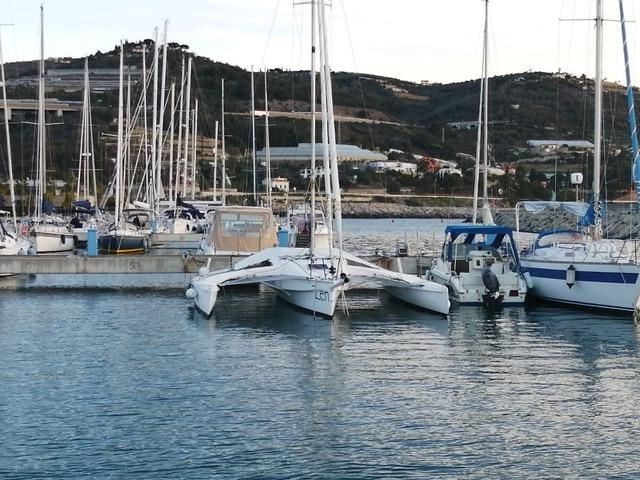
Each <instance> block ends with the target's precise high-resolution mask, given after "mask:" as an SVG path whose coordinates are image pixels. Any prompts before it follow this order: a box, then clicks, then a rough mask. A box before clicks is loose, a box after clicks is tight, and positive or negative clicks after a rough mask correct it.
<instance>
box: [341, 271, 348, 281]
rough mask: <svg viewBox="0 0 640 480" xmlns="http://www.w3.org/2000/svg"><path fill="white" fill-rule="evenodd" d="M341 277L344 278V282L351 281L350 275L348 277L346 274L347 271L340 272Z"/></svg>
mask: <svg viewBox="0 0 640 480" xmlns="http://www.w3.org/2000/svg"><path fill="white" fill-rule="evenodd" d="M340 278H341V279H342V281H343V282H344V283H349V277H347V274H346V273H344V272H342V273H341V274H340Z"/></svg>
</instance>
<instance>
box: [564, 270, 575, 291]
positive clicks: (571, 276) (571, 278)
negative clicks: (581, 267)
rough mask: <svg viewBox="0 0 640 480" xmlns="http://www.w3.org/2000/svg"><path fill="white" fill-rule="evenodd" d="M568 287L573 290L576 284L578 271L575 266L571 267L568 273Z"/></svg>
mask: <svg viewBox="0 0 640 480" xmlns="http://www.w3.org/2000/svg"><path fill="white" fill-rule="evenodd" d="M566 282H567V287H569V288H571V287H573V286H574V285H575V284H576V269H575V267H574V266H573V265H569V268H567V273H566Z"/></svg>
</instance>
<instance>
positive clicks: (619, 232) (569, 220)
mask: <svg viewBox="0 0 640 480" xmlns="http://www.w3.org/2000/svg"><path fill="white" fill-rule="evenodd" d="M493 218H494V220H495V222H496V223H497V224H499V225H508V226H510V227H512V228H513V229H514V230H515V228H516V215H515V209H513V208H510V209H502V210H498V211H496V212H495V213H494V215H493ZM576 224H577V218H576V216H575V215H571V214H569V213H567V212H556V211H553V210H545V211H543V212H541V213H535V214H534V213H529V212H527V211H525V210H524V209H522V208H521V209H520V230H521V231H523V232H533V233H537V232H540V231H541V230H546V229H550V228H566V229H574V228H576ZM603 228H604V233H605V236H606V237H607V238H612V239H626V238H630V237H631V238H640V210H639V209H638V205H635V204H634V205H631V206H629V205H624V204H610V205H607V208H606V215H605V217H604V219H603Z"/></svg>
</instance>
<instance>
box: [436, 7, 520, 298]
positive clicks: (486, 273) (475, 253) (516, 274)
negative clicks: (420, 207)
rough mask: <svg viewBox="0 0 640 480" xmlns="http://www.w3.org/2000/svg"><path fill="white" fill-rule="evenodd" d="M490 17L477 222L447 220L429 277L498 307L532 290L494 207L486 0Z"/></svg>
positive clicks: (460, 294)
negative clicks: (490, 193)
mask: <svg viewBox="0 0 640 480" xmlns="http://www.w3.org/2000/svg"><path fill="white" fill-rule="evenodd" d="M484 20H485V21H484V43H483V55H482V59H483V62H482V63H483V66H482V70H483V76H482V81H481V84H480V85H481V86H480V108H479V112H478V141H477V145H476V164H475V178H474V197H473V223H472V224H461V225H449V226H447V228H446V229H445V241H444V244H443V246H442V253H441V255H440V257H436V258H435V259H434V260H433V262H432V265H431V268H430V270H429V278H430V279H431V280H433V281H435V282H437V283H439V284H441V285H445V286H446V287H447V288H448V289H449V293H450V296H451V299H452V300H453V301H455V302H456V303H458V304H459V305H485V306H487V307H491V308H497V307H500V306H501V305H503V304H506V305H522V304H523V303H524V301H525V298H526V295H527V285H526V282H525V279H524V276H523V274H522V272H521V266H520V260H519V257H518V247H517V245H516V241H515V239H514V235H513V231H512V229H511V228H510V227H507V226H502V225H495V224H494V222H493V217H492V215H491V209H490V208H489V201H488V189H487V186H488V170H489V148H488V138H489V137H488V127H489V114H488V108H489V105H488V103H489V102H488V97H489V96H488V91H489V89H488V85H489V69H488V33H489V32H488V30H489V0H485V19H484ZM480 127H482V128H480ZM481 140H482V142H481ZM481 143H482V153H483V159H484V164H483V204H482V224H477V221H478V185H479V179H480V150H481Z"/></svg>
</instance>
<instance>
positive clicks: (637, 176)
mask: <svg viewBox="0 0 640 480" xmlns="http://www.w3.org/2000/svg"><path fill="white" fill-rule="evenodd" d="M618 3H619V7H620V29H621V31H622V47H623V48H622V50H623V52H624V73H625V76H626V80H627V119H628V122H629V132H630V135H631V154H632V156H633V161H632V163H631V165H632V166H631V180H632V181H633V183H634V184H635V186H636V197H637V199H638V201H639V202H640V195H639V193H640V152H639V151H638V150H639V149H638V128H637V125H636V107H635V102H634V100H633V85H632V83H631V68H630V67H629V50H628V48H627V26H626V21H625V18H624V6H623V5H622V4H623V0H619V2H618Z"/></svg>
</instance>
